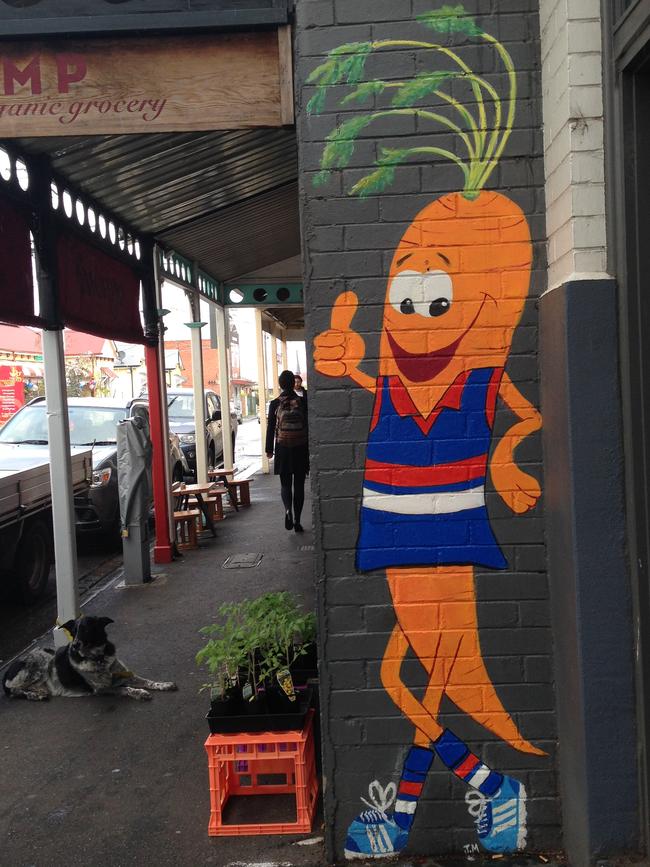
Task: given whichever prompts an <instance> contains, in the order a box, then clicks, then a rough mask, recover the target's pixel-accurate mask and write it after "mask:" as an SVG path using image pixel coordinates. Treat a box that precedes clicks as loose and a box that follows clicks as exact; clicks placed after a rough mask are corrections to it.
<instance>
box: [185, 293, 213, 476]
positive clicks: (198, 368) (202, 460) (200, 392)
mask: <svg viewBox="0 0 650 867" xmlns="http://www.w3.org/2000/svg"><path fill="white" fill-rule="evenodd" d="M189 302H190V310H191V312H192V322H186V323H185V324H186V325H187V327H188V328H189V329H190V350H191V354H192V387H193V389H194V431H195V447H196V481H197V482H198V483H199V484H200V485H205V483H206V482H207V481H208V447H207V443H206V436H205V425H206V418H205V388H204V385H203V346H202V340H201V329H202V328H203V326H204V325H205V322H201V321H200V315H199V314H200V305H199V300H198V298H196V299H193V298H190V299H189ZM197 308H199V309H197Z"/></svg>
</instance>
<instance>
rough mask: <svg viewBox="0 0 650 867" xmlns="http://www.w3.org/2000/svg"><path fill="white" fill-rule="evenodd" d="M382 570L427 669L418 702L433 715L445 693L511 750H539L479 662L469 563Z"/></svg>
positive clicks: (403, 627)
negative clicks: (424, 689)
mask: <svg viewBox="0 0 650 867" xmlns="http://www.w3.org/2000/svg"><path fill="white" fill-rule="evenodd" d="M387 574H388V583H389V587H390V591H391V595H392V597H393V606H394V608H395V614H396V616H397V621H398V623H399V626H400V627H401V631H402V633H403V635H404V636H405V639H406V641H407V642H408V644H409V645H410V647H411V648H412V649H413V652H414V653H415V654H416V656H417V658H418V659H419V661H420V662H421V664H422V665H423V666H424V668H425V669H426V670H427V671H428V672H429V674H430V678H431V679H430V684H429V690H428V691H427V694H426V699H425V700H424V701H423V704H424V705H425V709H426V711H427V712H428V713H429V714H431V715H432V716H434V717H437V712H438V708H439V705H440V700H441V699H442V694H443V693H445V694H446V695H447V696H448V697H449V698H450V699H451V700H452V701H453V702H454V704H455V705H457V706H458V707H459V708H460V709H461V710H463V711H464V712H465V713H466V714H467V715H468V716H470V717H472V719H474V720H476V722H478V723H480V724H481V725H483V726H485V728H487V729H488V730H489V731H491V732H492V733H493V734H496V735H497V736H498V737H499V738H501V739H502V740H503V741H505V742H506V743H507V744H510V746H512V747H513V748H514V749H516V750H519V751H520V752H525V753H531V754H532V755H538V756H543V755H545V753H544V751H543V750H540V749H538V748H537V747H535V746H534V745H533V744H531V743H530V742H529V741H527V740H526V739H525V738H524V737H523V736H522V735H521V733H520V732H519V729H518V728H517V726H516V725H515V723H514V720H513V719H512V717H511V716H510V714H509V713H508V712H507V711H506V709H505V708H504V707H503V704H502V702H501V699H500V698H499V696H498V695H497V692H496V690H495V688H494V685H493V683H492V681H491V679H490V675H489V674H488V672H487V669H486V667H485V663H484V661H483V656H482V653H481V645H480V641H479V634H478V621H477V615H476V600H475V593H474V571H473V568H472V567H471V566H439V567H436V568H429V569H426V568H419V569H416V568H414V569H410V568H409V569H391V570H388V573H387ZM404 652H406V651H404ZM400 706H401V705H400ZM405 712H406V711H405ZM406 713H407V716H409V718H411V719H412V716H411V714H410V713H408V712H406ZM417 725H418V728H419V729H421V730H422V731H425V732H426V733H429V731H430V730H431V727H430V726H425V725H424V724H422V723H418V724H417ZM431 739H432V740H435V738H433V737H432V738H431Z"/></svg>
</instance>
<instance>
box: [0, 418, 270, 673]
mask: <svg viewBox="0 0 650 867" xmlns="http://www.w3.org/2000/svg"><path fill="white" fill-rule="evenodd" d="M260 456H261V441H260V426H259V424H258V423H257V419H250V420H247V421H245V422H244V423H243V424H241V425H238V427H237V440H236V449H235V461H236V464H237V467H238V470H239V471H240V472H241V471H243V470H245V471H247V472H250V473H251V474H252V473H253V472H255V470H256V469H258V468H259V466H260V462H261V461H260ZM77 557H78V564H79V592H80V597H81V599H83V598H84V597H86V596H87V594H88V593H90V592H92V590H93V589H94V588H96V587H97V586H99V585H101V584H102V582H104V581H105V580H106V579H107V577H108V576H109V575H111V574H112V573H113V572H114V571H115V570H116V569H118V568H119V567H120V566H121V564H122V546H121V543H120V542H119V541H116V542H114V543H110V542H107V541H106V540H105V539H103V538H102V537H101V536H100V535H98V534H97V535H95V534H85V535H84V537H83V538H81V539H80V540H79V541H78V545H77ZM55 621H56V576H55V570H54V568H53V569H52V570H51V572H50V578H49V582H48V586H47V591H46V593H45V595H44V596H43V598H42V599H41V600H40V601H39V602H38V603H37V604H36V605H32V606H30V607H26V606H24V605H20V604H18V603H15V602H12V601H10V600H5V599H3V598H1V597H0V668H2V667H3V666H4V665H5V663H6V662H8V661H9V660H10V659H12V658H13V657H14V656H15V655H16V654H18V653H20V651H22V650H23V649H24V648H25V647H27V646H28V645H29V644H31V642H32V641H34V640H35V639H36V638H39V637H40V636H41V635H43V633H45V632H47V631H48V630H49V629H51V628H52V627H53V626H54V623H55Z"/></svg>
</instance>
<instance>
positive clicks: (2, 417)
mask: <svg viewBox="0 0 650 867" xmlns="http://www.w3.org/2000/svg"><path fill="white" fill-rule="evenodd" d="M24 403H25V386H24V383H23V372H22V370H21V369H20V367H14V366H13V365H12V366H9V365H6V364H2V365H0V425H3V424H4V423H5V422H6V421H8V420H9V419H10V418H11V416H12V415H13V414H14V413H15V412H17V411H18V410H19V409H20V407H21V406H22V405H23V404H24Z"/></svg>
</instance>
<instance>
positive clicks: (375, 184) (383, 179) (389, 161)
mask: <svg viewBox="0 0 650 867" xmlns="http://www.w3.org/2000/svg"><path fill="white" fill-rule="evenodd" d="M410 152H411V148H382V149H381V155H380V157H379V159H378V160H377V168H376V169H375V171H374V172H371V173H370V174H369V175H366V176H365V178H361V180H360V181H357V183H356V184H355V185H354V186H353V187H352V189H351V190H350V195H351V196H359V197H360V198H362V199H363V198H365V197H366V196H372V195H374V194H375V193H383V191H384V190H385V189H386V188H387V187H389V186H390V185H391V184H392V183H393V181H394V180H395V169H396V167H397V166H398V165H399V164H400V163H402V162H404V160H405V159H407V158H408V156H409V153H410Z"/></svg>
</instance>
